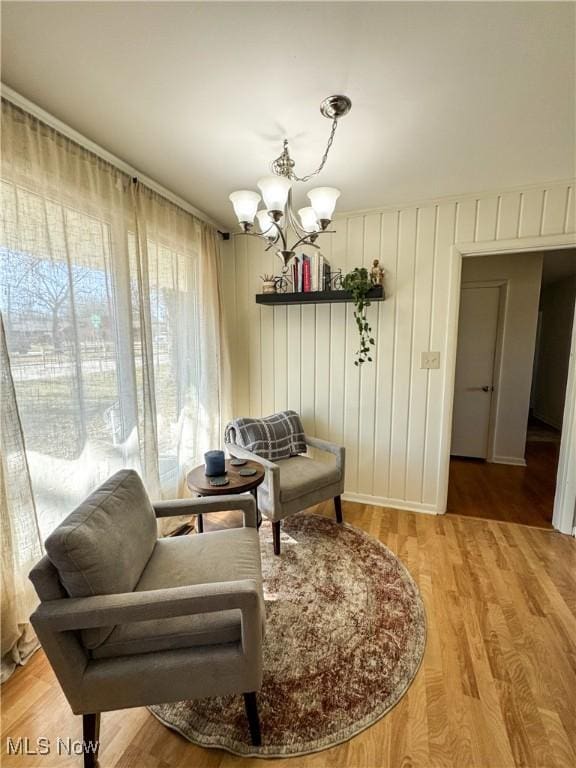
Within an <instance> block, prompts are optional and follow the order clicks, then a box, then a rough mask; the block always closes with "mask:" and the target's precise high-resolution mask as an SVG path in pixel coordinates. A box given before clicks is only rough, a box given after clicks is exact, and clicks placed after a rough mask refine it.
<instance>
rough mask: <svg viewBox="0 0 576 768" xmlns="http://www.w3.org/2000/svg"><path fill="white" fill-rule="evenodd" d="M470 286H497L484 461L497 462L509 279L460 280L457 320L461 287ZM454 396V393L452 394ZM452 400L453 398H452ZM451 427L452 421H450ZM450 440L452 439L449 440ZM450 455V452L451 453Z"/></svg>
mask: <svg viewBox="0 0 576 768" xmlns="http://www.w3.org/2000/svg"><path fill="white" fill-rule="evenodd" d="M464 286H470V287H471V288H498V289H499V299H498V318H497V323H496V347H495V349H494V364H493V369H492V386H493V387H494V389H493V391H492V396H491V398H490V413H489V415H488V445H487V446H486V449H487V450H486V453H487V456H486V461H487V462H489V463H491V464H492V463H498V462H497V456H496V452H495V439H496V414H497V413H498V407H499V404H500V378H501V374H502V348H503V340H504V321H505V318H506V310H507V307H508V289H509V280H466V282H464V281H461V282H460V295H459V298H458V321H460V302H461V300H462V288H463V287H464ZM458 329H459V326H458V327H457V329H456V355H458ZM454 381H456V365H454ZM454 396H455V395H454ZM452 400H453V401H454V398H452ZM450 428H452V421H451V422H450ZM450 442H452V440H450ZM451 455H452V454H451Z"/></svg>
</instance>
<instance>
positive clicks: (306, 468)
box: [262, 456, 340, 502]
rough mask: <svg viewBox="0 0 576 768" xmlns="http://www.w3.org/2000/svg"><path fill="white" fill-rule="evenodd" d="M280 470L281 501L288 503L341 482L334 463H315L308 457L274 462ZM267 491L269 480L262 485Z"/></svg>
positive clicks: (293, 457) (292, 457) (295, 457)
mask: <svg viewBox="0 0 576 768" xmlns="http://www.w3.org/2000/svg"><path fill="white" fill-rule="evenodd" d="M274 463H275V464H276V465H277V466H278V468H279V469H280V501H282V502H287V501H292V500H293V499H297V498H298V497H299V496H305V495H307V494H309V493H313V492H314V491H316V490H318V489H320V488H324V487H325V486H327V485H332V484H333V483H337V482H339V480H340V471H339V469H338V467H337V466H336V464H334V463H333V462H331V463H327V462H323V461H315V460H314V459H310V458H308V457H307V456H291V457H290V458H289V459H281V460H280V461H276V462H274ZM262 489H263V490H265V491H267V490H268V488H267V479H266V480H265V481H264V483H263V484H262Z"/></svg>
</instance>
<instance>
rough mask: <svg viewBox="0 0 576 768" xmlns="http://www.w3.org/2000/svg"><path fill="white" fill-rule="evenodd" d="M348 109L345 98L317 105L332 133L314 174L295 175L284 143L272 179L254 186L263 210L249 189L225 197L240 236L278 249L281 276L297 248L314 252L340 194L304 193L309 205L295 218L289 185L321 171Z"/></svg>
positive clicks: (327, 191) (328, 191) (329, 189)
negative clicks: (310, 247) (248, 237)
mask: <svg viewBox="0 0 576 768" xmlns="http://www.w3.org/2000/svg"><path fill="white" fill-rule="evenodd" d="M351 106H352V102H351V101H350V99H349V98H348V97H347V96H339V95H336V96H329V97H328V98H327V99H324V101H323V102H322V103H321V104H320V112H321V113H322V114H323V115H324V117H327V118H328V119H330V120H332V129H331V131H330V136H329V138H328V143H327V144H326V149H325V150H324V154H323V155H322V159H321V161H320V165H319V166H318V168H317V169H316V170H315V171H312V173H309V174H308V175H307V176H302V177H299V176H297V175H296V173H295V172H294V167H295V163H294V160H293V159H292V158H291V156H290V151H289V149H288V139H284V148H283V150H282V153H281V154H280V155H279V157H277V158H276V160H274V162H273V163H272V165H271V170H272V173H273V174H274V175H273V176H265V177H264V178H262V179H259V180H258V182H257V186H258V188H259V189H260V192H261V193H262V197H263V198H264V205H265V206H266V207H265V208H263V209H261V210H258V204H259V203H260V200H261V197H260V195H259V194H258V193H257V192H253V191H252V190H249V189H242V190H239V191H238V192H232V194H231V195H230V197H229V199H230V201H231V202H232V205H233V206H234V212H235V213H236V216H237V218H238V221H239V223H240V225H241V226H242V232H241V233H240V234H245V235H253V236H255V237H261V238H262V239H263V240H266V242H267V243H268V246H267V248H266V250H268V249H270V248H272V247H273V246H274V245H280V248H279V250H277V251H276V253H277V254H278V256H279V257H280V258H281V259H282V262H283V264H284V267H283V271H284V272H286V271H287V270H288V263H289V262H290V259H291V258H292V257H293V256H294V255H295V249H296V248H297V247H298V246H299V245H309V246H312V247H314V248H318V246H317V245H316V244H315V241H316V239H317V238H318V235H320V234H322V233H323V232H328V231H329V230H328V226H329V224H330V222H331V220H332V216H333V213H334V209H335V207H336V200H337V199H338V198H339V197H340V190H339V189H336V188H335V187H316V188H315V189H311V190H310V191H309V192H307V196H308V199H309V200H310V205H309V206H306V207H305V208H300V209H299V211H298V216H296V214H295V213H294V210H293V208H292V183H293V182H295V181H301V182H305V181H309V180H310V179H312V178H313V177H314V176H317V175H318V174H319V173H320V171H321V170H322V169H323V168H324V165H325V164H326V160H327V158H328V153H329V152H330V148H331V146H332V142H333V141H334V134H335V133H336V126H337V125H338V120H339V119H340V118H341V117H344V115H347V114H348V112H349V111H350V108H351ZM254 218H256V219H257V221H258V229H259V231H258V232H253V231H252V229H253V226H254ZM290 231H292V233H293V235H292V237H293V239H294V242H293V243H292V245H290V246H289V245H288V242H289V235H290ZM294 236H295V238H294Z"/></svg>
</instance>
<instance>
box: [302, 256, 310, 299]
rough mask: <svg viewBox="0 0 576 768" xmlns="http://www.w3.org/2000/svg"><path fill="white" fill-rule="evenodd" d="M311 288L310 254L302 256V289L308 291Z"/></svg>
mask: <svg viewBox="0 0 576 768" xmlns="http://www.w3.org/2000/svg"><path fill="white" fill-rule="evenodd" d="M311 290H312V274H311V268H310V256H302V291H303V292H304V293H310V291H311Z"/></svg>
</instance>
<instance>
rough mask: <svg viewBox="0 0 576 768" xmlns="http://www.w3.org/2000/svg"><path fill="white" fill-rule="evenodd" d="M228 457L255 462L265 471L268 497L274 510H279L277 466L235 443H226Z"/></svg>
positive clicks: (278, 471) (278, 473)
mask: <svg viewBox="0 0 576 768" xmlns="http://www.w3.org/2000/svg"><path fill="white" fill-rule="evenodd" d="M225 447H226V449H227V451H228V453H229V454H230V456H234V458H236V459H248V461H256V462H257V463H258V464H261V465H262V466H263V467H264V469H265V470H266V485H267V487H268V495H269V497H270V501H271V504H272V506H273V507H274V509H280V467H279V466H278V464H274V462H272V461H269V460H268V459H264V458H262V456H258V454H257V453H252V451H249V450H248V449H247V448H243V447H242V446H240V445H236V443H226V445H225Z"/></svg>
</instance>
